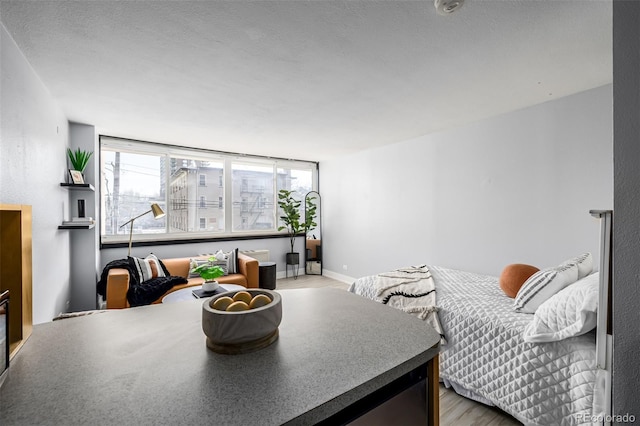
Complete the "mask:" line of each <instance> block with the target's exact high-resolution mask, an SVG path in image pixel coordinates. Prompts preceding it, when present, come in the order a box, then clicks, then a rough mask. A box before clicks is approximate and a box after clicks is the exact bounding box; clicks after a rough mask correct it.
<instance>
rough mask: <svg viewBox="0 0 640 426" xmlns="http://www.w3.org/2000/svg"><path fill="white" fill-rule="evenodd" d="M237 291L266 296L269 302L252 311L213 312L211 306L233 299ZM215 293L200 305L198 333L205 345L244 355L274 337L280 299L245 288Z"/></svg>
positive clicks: (224, 351) (262, 291)
mask: <svg viewBox="0 0 640 426" xmlns="http://www.w3.org/2000/svg"><path fill="white" fill-rule="evenodd" d="M238 291H247V292H249V293H250V294H251V296H252V297H254V296H256V295H258V294H266V295H267V296H269V297H270V298H271V303H269V304H268V305H265V306H261V307H259V308H255V309H249V310H248V311H240V312H227V311H219V310H217V309H213V308H212V307H211V306H212V305H213V303H214V302H215V301H216V300H217V299H219V298H220V297H223V296H229V297H231V298H233V295H234V294H236V293H238ZM238 291H228V292H225V293H220V294H216V295H215V296H213V297H211V298H209V299H207V300H205V301H204V303H203V304H202V330H203V331H204V334H205V335H206V336H207V346H208V347H209V348H210V349H212V350H214V351H216V352H221V353H245V352H251V351H252V350H257V349H260V348H262V347H265V346H267V345H269V344H271V343H273V341H275V340H276V339H277V337H278V334H277V333H278V326H279V325H280V321H281V320H282V298H281V297H280V294H278V293H276V292H275V291H271V290H266V289H246V290H238Z"/></svg>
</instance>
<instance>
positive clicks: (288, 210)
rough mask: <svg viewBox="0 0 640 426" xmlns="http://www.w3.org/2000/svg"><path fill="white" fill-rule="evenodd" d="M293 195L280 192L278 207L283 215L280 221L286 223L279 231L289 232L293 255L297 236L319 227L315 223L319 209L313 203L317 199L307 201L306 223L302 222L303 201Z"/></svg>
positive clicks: (312, 198)
mask: <svg viewBox="0 0 640 426" xmlns="http://www.w3.org/2000/svg"><path fill="white" fill-rule="evenodd" d="M293 194H294V192H293V191H288V190H286V189H281V190H280V191H278V205H279V206H280V209H282V214H283V215H282V216H280V220H281V221H282V222H283V223H284V226H280V227H278V231H282V230H284V229H286V230H287V234H289V241H290V243H291V253H293V246H294V244H295V242H296V235H298V234H300V233H302V232H307V231H308V230H309V229H313V228H314V227H316V226H317V224H316V223H315V222H314V219H315V217H316V209H317V206H316V204H315V203H314V202H313V200H314V199H315V197H310V198H308V199H307V209H306V210H305V217H304V222H302V221H300V204H302V201H300V200H296V199H295V198H293Z"/></svg>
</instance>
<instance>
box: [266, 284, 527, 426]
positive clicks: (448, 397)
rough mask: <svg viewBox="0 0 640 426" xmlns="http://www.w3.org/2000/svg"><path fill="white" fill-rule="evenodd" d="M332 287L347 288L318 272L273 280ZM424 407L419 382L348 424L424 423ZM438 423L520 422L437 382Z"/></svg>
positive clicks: (479, 425)
mask: <svg viewBox="0 0 640 426" xmlns="http://www.w3.org/2000/svg"><path fill="white" fill-rule="evenodd" d="M318 287H334V288H340V289H343V290H347V289H348V288H349V284H345V283H343V282H340V281H337V280H334V279H331V278H327V277H324V276H321V275H300V276H299V277H298V278H297V279H293V278H283V279H278V280H277V281H276V290H284V289H293V288H318ZM425 422H426V407H425V402H424V395H423V391H422V387H421V386H414V387H413V388H411V389H408V390H407V391H405V392H403V393H401V394H400V395H398V396H396V397H395V398H392V399H391V400H389V401H387V402H386V403H384V404H383V405H381V406H380V407H377V408H376V409H374V410H372V411H370V412H369V413H367V414H365V415H364V416H362V417H360V418H359V419H357V420H356V421H354V422H352V423H351V424H352V425H354V426H376V425H380V426H391V425H402V426H411V425H424V424H425ZM440 424H441V425H443V426H448V425H455V426H484V425H492V426H493V425H521V424H522V423H520V422H519V421H517V420H516V419H514V418H513V417H511V416H510V415H508V414H506V413H504V412H502V411H501V410H499V409H497V408H495V407H489V406H486V405H484V404H480V403H478V402H475V401H472V400H470V399H467V398H464V397H462V396H460V395H458V394H457V393H455V392H454V391H453V389H447V388H445V387H444V385H442V384H440Z"/></svg>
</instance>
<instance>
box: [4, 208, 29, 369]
mask: <svg viewBox="0 0 640 426" xmlns="http://www.w3.org/2000/svg"><path fill="white" fill-rule="evenodd" d="M31 285H32V278H31V206H27V205H14V204H0V293H1V292H2V291H4V290H9V291H10V297H11V301H10V304H11V306H10V311H9V351H10V357H13V356H14V355H15V353H16V351H17V350H18V349H19V348H20V347H21V346H22V344H23V343H24V341H25V340H27V338H28V337H29V336H30V335H31V330H32V328H33V315H32V312H33V311H32V302H31Z"/></svg>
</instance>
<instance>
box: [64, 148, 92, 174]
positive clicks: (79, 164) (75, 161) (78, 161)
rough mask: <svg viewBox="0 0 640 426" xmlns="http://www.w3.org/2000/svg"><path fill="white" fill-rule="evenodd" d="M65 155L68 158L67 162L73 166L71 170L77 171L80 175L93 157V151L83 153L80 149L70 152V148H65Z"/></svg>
mask: <svg viewBox="0 0 640 426" xmlns="http://www.w3.org/2000/svg"><path fill="white" fill-rule="evenodd" d="M67 155H68V156H69V161H70V162H71V165H72V166H73V170H77V171H79V172H81V173H82V172H84V169H85V168H86V167H87V164H88V163H89V159H90V158H91V156H92V155H93V151H91V152H89V151H83V150H81V149H80V148H78V149H76V150H75V151H71V148H67Z"/></svg>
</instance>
